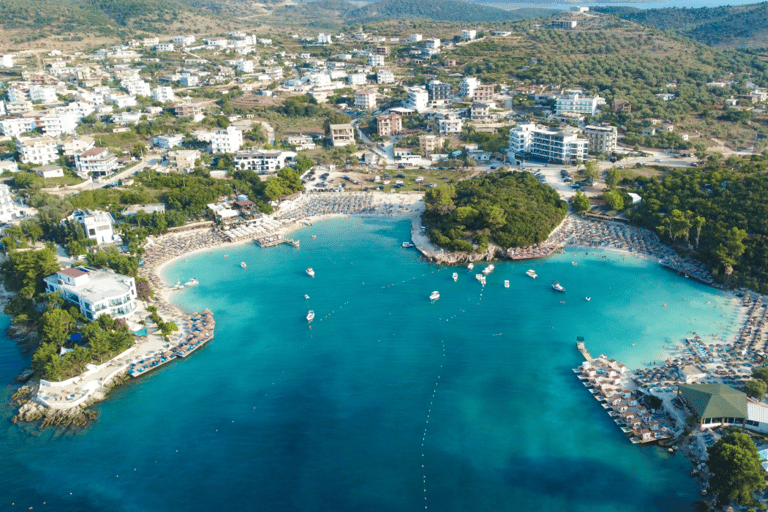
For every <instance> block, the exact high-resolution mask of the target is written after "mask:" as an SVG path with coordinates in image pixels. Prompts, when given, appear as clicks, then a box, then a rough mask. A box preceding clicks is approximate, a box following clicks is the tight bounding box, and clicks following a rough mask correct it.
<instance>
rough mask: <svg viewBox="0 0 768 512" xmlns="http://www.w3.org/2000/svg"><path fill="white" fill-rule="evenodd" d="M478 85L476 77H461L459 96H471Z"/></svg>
mask: <svg viewBox="0 0 768 512" xmlns="http://www.w3.org/2000/svg"><path fill="white" fill-rule="evenodd" d="M478 85H479V84H478V81H477V78H475V77H473V76H468V77H465V78H462V79H461V85H460V86H459V96H463V97H468V98H471V97H473V96H474V94H475V89H477V86H478Z"/></svg>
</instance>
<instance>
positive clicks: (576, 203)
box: [571, 190, 589, 213]
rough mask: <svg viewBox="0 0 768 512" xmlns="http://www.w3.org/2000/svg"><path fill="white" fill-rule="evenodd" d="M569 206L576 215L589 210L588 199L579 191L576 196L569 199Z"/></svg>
mask: <svg viewBox="0 0 768 512" xmlns="http://www.w3.org/2000/svg"><path fill="white" fill-rule="evenodd" d="M571 206H572V207H573V209H574V210H575V211H576V213H583V212H585V211H587V210H589V198H588V197H587V195H586V194H585V193H583V192H582V191H581V190H578V191H577V192H576V195H574V196H573V197H571Z"/></svg>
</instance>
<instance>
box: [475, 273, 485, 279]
mask: <svg viewBox="0 0 768 512" xmlns="http://www.w3.org/2000/svg"><path fill="white" fill-rule="evenodd" d="M475 279H477V280H478V281H482V280H483V279H485V276H484V275H483V274H475Z"/></svg>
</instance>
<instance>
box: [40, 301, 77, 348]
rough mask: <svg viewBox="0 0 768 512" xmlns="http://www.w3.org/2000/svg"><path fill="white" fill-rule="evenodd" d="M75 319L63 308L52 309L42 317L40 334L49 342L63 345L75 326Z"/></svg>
mask: <svg viewBox="0 0 768 512" xmlns="http://www.w3.org/2000/svg"><path fill="white" fill-rule="evenodd" d="M75 325H76V322H75V319H74V318H72V317H71V316H70V314H69V313H67V312H66V311H64V310H63V309H52V310H50V311H46V312H45V313H43V316H42V318H41V319H40V336H41V337H42V338H43V339H44V340H45V341H48V342H52V343H56V344H57V345H59V346H61V345H63V344H64V342H65V341H67V336H68V335H69V333H70V332H72V330H73V329H74V328H75Z"/></svg>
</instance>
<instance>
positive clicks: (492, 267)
mask: <svg viewBox="0 0 768 512" xmlns="http://www.w3.org/2000/svg"><path fill="white" fill-rule="evenodd" d="M495 268H496V267H495V266H494V265H488V266H487V267H485V268H484V269H483V274H485V275H488V274H490V273H491V272H493V269H495Z"/></svg>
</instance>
